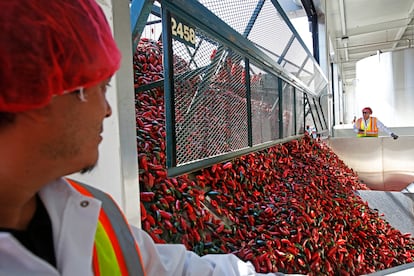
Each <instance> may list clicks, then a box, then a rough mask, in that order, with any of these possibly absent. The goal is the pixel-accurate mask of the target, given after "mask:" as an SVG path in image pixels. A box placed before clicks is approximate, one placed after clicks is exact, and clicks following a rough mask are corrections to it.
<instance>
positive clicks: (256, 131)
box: [250, 64, 279, 145]
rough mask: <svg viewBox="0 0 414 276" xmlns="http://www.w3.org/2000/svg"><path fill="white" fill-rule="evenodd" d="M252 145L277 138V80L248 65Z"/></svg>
mask: <svg viewBox="0 0 414 276" xmlns="http://www.w3.org/2000/svg"><path fill="white" fill-rule="evenodd" d="M250 80H251V81H250V84H251V92H250V93H251V107H252V128H253V131H252V133H253V145H258V144H262V143H265V142H269V141H272V140H276V139H278V138H279V115H278V114H279V113H278V112H279V104H278V103H279V94H278V93H279V92H278V78H277V77H276V76H274V75H272V74H269V73H267V72H266V71H263V70H261V69H260V68H259V67H258V66H255V65H254V64H250Z"/></svg>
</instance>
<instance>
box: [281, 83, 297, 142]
mask: <svg viewBox="0 0 414 276" xmlns="http://www.w3.org/2000/svg"><path fill="white" fill-rule="evenodd" d="M282 87H283V104H282V107H283V119H282V120H283V136H292V135H295V123H294V112H295V110H293V108H294V104H293V100H294V97H293V92H294V89H293V86H291V85H290V84H288V83H286V82H284V83H283V86H282Z"/></svg>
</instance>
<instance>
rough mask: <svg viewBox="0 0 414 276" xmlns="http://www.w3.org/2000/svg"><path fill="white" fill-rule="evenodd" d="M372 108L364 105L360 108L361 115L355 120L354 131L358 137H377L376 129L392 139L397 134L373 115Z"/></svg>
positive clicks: (395, 137) (396, 136) (396, 137)
mask: <svg viewBox="0 0 414 276" xmlns="http://www.w3.org/2000/svg"><path fill="white" fill-rule="evenodd" d="M371 115H372V109H371V108H370V107H365V108H363V109H362V117H361V118H359V119H358V120H356V121H355V123H354V131H355V132H356V133H357V136H358V137H378V130H381V131H383V132H385V133H387V134H388V135H390V136H391V137H392V138H393V139H394V140H395V139H398V135H397V134H395V133H393V132H392V131H391V130H389V129H388V128H387V127H386V126H385V125H384V124H383V123H382V122H381V121H380V120H378V118H377V117H373V116H371Z"/></svg>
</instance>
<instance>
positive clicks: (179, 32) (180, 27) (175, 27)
mask: <svg viewBox="0 0 414 276" xmlns="http://www.w3.org/2000/svg"><path fill="white" fill-rule="evenodd" d="M171 30H172V35H173V36H179V37H180V38H181V39H184V40H185V41H188V42H190V43H191V44H195V43H196V39H195V31H194V29H193V28H191V27H189V26H187V25H185V24H182V23H181V22H178V23H177V21H176V20H175V18H174V17H171Z"/></svg>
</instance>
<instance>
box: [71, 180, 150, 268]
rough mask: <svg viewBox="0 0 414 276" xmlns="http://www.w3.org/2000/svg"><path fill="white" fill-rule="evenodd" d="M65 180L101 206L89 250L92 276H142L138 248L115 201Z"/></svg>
mask: <svg viewBox="0 0 414 276" xmlns="http://www.w3.org/2000/svg"><path fill="white" fill-rule="evenodd" d="M66 180H67V181H68V182H69V183H70V184H71V185H72V186H73V187H74V188H75V189H76V190H77V191H79V192H80V193H81V194H83V195H85V196H89V197H93V198H96V199H99V200H100V201H101V202H102V208H101V211H100V213H99V221H98V227H97V229H96V233H95V244H94V247H93V257H92V259H93V270H94V274H95V275H97V276H100V275H111V276H112V275H122V276H126V275H143V276H144V275H145V272H144V268H143V265H142V263H143V262H142V257H141V253H140V251H139V248H138V245H137V243H136V242H135V238H134V236H133V234H132V232H131V230H130V228H129V224H128V222H127V220H126V218H125V217H124V215H123V213H122V212H121V210H120V209H119V207H118V205H117V204H116V203H115V201H114V200H113V199H112V198H111V197H110V196H109V195H108V194H106V193H104V192H102V191H100V190H98V189H95V188H93V187H91V186H89V185H86V184H83V183H80V182H77V181H74V180H72V179H66Z"/></svg>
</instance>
